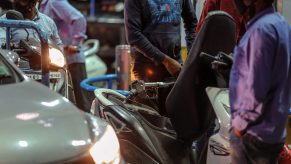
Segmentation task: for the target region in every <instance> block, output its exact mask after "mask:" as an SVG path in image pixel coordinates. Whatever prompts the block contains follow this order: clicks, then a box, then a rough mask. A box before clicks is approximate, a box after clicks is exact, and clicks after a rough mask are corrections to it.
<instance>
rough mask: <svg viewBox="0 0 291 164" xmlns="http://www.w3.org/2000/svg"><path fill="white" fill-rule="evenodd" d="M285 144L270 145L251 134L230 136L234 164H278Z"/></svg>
mask: <svg viewBox="0 0 291 164" xmlns="http://www.w3.org/2000/svg"><path fill="white" fill-rule="evenodd" d="M283 145H284V144H283V143H278V144H268V143H264V142H262V141H260V140H258V139H257V137H255V136H252V135H250V134H245V135H243V136H242V137H236V136H235V135H234V134H233V132H231V135H230V146H231V161H232V164H276V163H277V158H278V155H279V153H280V151H281V149H282V148H283Z"/></svg>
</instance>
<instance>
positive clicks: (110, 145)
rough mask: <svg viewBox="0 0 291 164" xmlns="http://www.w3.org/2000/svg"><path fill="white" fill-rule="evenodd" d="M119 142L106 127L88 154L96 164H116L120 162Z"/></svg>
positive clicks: (110, 127)
mask: <svg viewBox="0 0 291 164" xmlns="http://www.w3.org/2000/svg"><path fill="white" fill-rule="evenodd" d="M119 148H120V147H119V142H118V139H117V136H116V134H115V132H114V130H113V128H112V126H110V125H108V126H107V127H106V130H105V133H104V134H103V136H102V137H101V138H100V139H99V140H98V141H97V142H96V143H95V144H94V145H93V146H92V147H91V149H90V154H91V156H92V158H93V160H94V162H95V163H96V164H104V163H105V164H107V163H108V164H109V163H110V164H117V163H119V162H120V151H119Z"/></svg>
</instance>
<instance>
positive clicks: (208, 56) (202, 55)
mask: <svg viewBox="0 0 291 164" xmlns="http://www.w3.org/2000/svg"><path fill="white" fill-rule="evenodd" d="M200 57H203V58H205V59H208V60H211V61H214V60H217V58H216V57H215V56H212V55H210V54H207V53H205V52H201V53H200Z"/></svg>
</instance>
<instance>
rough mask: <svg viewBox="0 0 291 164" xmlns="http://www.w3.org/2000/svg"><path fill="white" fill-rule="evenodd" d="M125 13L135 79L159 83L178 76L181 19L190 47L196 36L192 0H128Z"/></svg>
mask: <svg viewBox="0 0 291 164" xmlns="http://www.w3.org/2000/svg"><path fill="white" fill-rule="evenodd" d="M124 15H125V29H126V36H127V40H128V43H129V44H130V45H131V46H132V47H133V48H132V58H133V68H132V75H133V76H134V78H135V79H141V80H144V81H146V82H156V81H164V80H165V79H166V78H169V77H172V76H178V74H179V72H180V70H181V55H180V51H181V35H180V32H181V31H180V22H181V18H183V20H184V25H185V26H184V27H185V32H186V42H187V48H188V50H190V48H191V46H192V43H193V41H194V39H195V28H196V24H197V19H196V16H195V12H194V8H193V4H192V2H191V0H163V1H162V0H125V11H124Z"/></svg>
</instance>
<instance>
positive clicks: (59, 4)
mask: <svg viewBox="0 0 291 164" xmlns="http://www.w3.org/2000/svg"><path fill="white" fill-rule="evenodd" d="M40 11H41V12H42V13H44V14H46V15H48V16H50V17H51V18H52V19H53V20H54V21H55V22H56V25H57V27H58V31H59V35H60V37H61V39H62V41H63V44H64V45H77V46H80V45H81V43H82V41H83V40H84V39H86V38H87V36H86V27H87V22H86V19H85V17H84V16H83V15H82V14H81V13H80V12H79V11H78V10H77V9H75V8H74V7H73V6H72V5H71V4H70V3H69V2H68V1H67V0H42V1H41V4H40ZM66 58H67V62H68V64H71V63H84V59H85V58H84V55H83V53H76V54H69V55H67V57H66Z"/></svg>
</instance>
